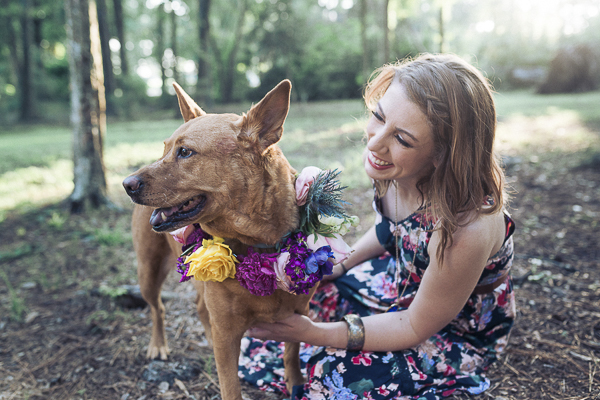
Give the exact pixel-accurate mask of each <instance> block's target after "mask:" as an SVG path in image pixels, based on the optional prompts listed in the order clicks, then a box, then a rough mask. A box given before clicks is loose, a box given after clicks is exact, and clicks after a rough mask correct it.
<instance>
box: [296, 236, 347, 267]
mask: <svg viewBox="0 0 600 400" xmlns="http://www.w3.org/2000/svg"><path fill="white" fill-rule="evenodd" d="M333 236H334V237H326V236H321V235H316V238H317V241H316V242H315V235H314V234H311V235H309V236H308V237H307V238H306V246H307V247H308V248H309V249H311V250H312V251H317V250H318V249H319V248H321V247H323V246H329V247H331V251H333V256H334V257H335V264H338V263H341V262H342V261H344V260H345V259H346V258H348V256H349V255H350V253H352V252H353V251H354V250H353V249H352V247H350V246H348V244H347V243H346V242H344V239H342V236H341V235H340V234H339V233H334V234H333Z"/></svg>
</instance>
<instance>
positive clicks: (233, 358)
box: [212, 322, 243, 400]
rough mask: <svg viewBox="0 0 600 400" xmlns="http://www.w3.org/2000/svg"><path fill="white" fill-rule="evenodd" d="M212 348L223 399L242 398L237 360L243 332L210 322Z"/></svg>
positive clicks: (240, 399)
mask: <svg viewBox="0 0 600 400" xmlns="http://www.w3.org/2000/svg"><path fill="white" fill-rule="evenodd" d="M212 330H213V350H214V353H215V361H216V364H217V374H218V375H219V386H220V387H221V398H222V399H223V400H242V388H241V385H240V379H239V378H238V360H239V358H240V342H241V340H242V336H243V332H241V333H239V332H236V331H235V329H234V330H224V329H223V327H219V326H218V324H215V323H214V322H213V323H212Z"/></svg>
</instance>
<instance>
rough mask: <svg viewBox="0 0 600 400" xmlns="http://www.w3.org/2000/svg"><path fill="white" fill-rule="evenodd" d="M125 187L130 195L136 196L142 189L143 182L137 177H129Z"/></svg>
mask: <svg viewBox="0 0 600 400" xmlns="http://www.w3.org/2000/svg"><path fill="white" fill-rule="evenodd" d="M123 187H124V188H125V191H126V192H127V193H128V194H130V195H131V194H134V193H135V192H137V191H138V190H140V188H141V187H142V181H141V180H140V178H138V177H137V176H135V175H132V176H128V177H127V178H125V180H124V181H123Z"/></svg>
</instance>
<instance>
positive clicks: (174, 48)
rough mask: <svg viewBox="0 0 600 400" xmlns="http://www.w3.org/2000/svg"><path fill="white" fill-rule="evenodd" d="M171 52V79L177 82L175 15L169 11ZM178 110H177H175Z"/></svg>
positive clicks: (172, 11)
mask: <svg viewBox="0 0 600 400" xmlns="http://www.w3.org/2000/svg"><path fill="white" fill-rule="evenodd" d="M171 51H172V52H173V79H174V80H175V81H176V82H179V72H178V71H177V14H175V11H174V10H171ZM177 109H178V110H179V108H177Z"/></svg>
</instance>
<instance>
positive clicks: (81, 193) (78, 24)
mask: <svg viewBox="0 0 600 400" xmlns="http://www.w3.org/2000/svg"><path fill="white" fill-rule="evenodd" d="M64 4H65V12H66V17H67V18H66V27H67V42H68V45H69V46H68V47H69V68H70V85H71V123H72V124H73V164H74V165H73V172H74V174H73V175H74V183H75V188H74V189H73V193H71V196H70V198H69V203H70V208H71V212H81V211H84V210H85V209H86V208H87V207H88V206H91V207H93V208H97V207H100V206H102V205H108V204H110V202H109V201H108V198H107V196H106V178H105V172H104V163H103V140H104V133H105V130H106V114H105V111H106V102H105V96H104V77H103V75H102V54H101V50H100V33H99V29H98V19H97V13H96V3H95V2H94V0H65V3H64Z"/></svg>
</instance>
